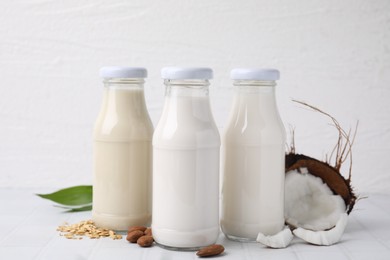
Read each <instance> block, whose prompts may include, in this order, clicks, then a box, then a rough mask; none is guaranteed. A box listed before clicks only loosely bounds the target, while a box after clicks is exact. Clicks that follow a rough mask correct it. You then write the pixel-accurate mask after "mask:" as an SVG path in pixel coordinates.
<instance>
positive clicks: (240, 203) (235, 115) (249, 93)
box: [221, 69, 285, 241]
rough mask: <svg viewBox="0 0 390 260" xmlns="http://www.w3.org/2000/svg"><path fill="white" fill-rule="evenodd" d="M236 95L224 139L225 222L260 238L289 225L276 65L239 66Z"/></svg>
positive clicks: (237, 232)
mask: <svg viewBox="0 0 390 260" xmlns="http://www.w3.org/2000/svg"><path fill="white" fill-rule="evenodd" d="M231 78H232V79H233V80H234V88H235V94H234V99H233V106H232V110H231V112H230V118H229V120H228V124H227V127H226V130H225V134H224V136H223V138H222V149H221V157H222V163H221V167H222V173H223V186H222V214H221V215H222V216H221V227H222V231H223V232H224V233H225V235H226V236H227V237H228V238H230V239H232V240H239V241H254V240H256V237H257V234H258V233H259V232H262V233H263V234H266V235H273V234H276V233H277V232H279V231H281V230H282V228H283V226H284V176H285V175H284V157H285V130H284V127H283V124H282V121H281V119H280V116H279V113H278V109H277V105H276V100H275V86H276V83H275V80H277V79H279V71H277V70H274V69H234V70H232V72H231Z"/></svg>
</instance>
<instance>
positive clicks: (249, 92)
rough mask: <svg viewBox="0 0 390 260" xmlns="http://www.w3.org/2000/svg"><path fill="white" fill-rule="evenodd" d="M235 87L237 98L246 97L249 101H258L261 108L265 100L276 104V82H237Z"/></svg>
mask: <svg viewBox="0 0 390 260" xmlns="http://www.w3.org/2000/svg"><path fill="white" fill-rule="evenodd" d="M233 85H234V89H235V94H236V97H237V96H245V97H246V98H248V99H253V100H257V101H258V102H259V105H260V106H261V105H262V103H263V102H261V101H264V99H266V100H268V101H269V102H270V101H272V102H275V86H276V82H275V81H260V80H235V81H234V82H233ZM259 99H260V100H259Z"/></svg>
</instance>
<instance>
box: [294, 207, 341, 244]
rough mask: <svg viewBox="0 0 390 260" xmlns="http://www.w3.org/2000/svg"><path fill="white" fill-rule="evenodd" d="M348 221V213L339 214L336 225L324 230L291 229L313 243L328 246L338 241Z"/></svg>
mask: <svg viewBox="0 0 390 260" xmlns="http://www.w3.org/2000/svg"><path fill="white" fill-rule="evenodd" d="M347 222H348V214H347V213H344V214H342V215H341V216H340V219H339V220H338V221H337V223H336V226H335V227H333V228H332V229H329V230H326V231H312V230H307V229H304V228H297V229H295V230H293V233H294V235H296V236H297V237H299V238H301V239H303V240H305V241H306V242H309V243H311V244H314V245H320V246H330V245H333V244H335V243H337V242H339V241H340V239H341V236H342V235H343V233H344V230H345V227H346V226H347Z"/></svg>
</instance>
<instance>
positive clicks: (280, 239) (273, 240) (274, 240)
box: [256, 227, 294, 248]
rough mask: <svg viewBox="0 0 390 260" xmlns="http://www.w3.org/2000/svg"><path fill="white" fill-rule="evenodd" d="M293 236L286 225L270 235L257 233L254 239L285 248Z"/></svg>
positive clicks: (269, 245)
mask: <svg viewBox="0 0 390 260" xmlns="http://www.w3.org/2000/svg"><path fill="white" fill-rule="evenodd" d="M293 238H294V236H293V234H292V232H291V230H290V228H288V227H286V228H285V229H283V230H282V231H280V232H279V233H277V234H275V235H272V236H266V235H264V234H263V233H259V234H258V235H257V239H256V241H257V242H260V243H262V244H263V245H266V246H268V247H272V248H285V247H287V246H288V245H289V244H290V243H291V241H292V240H293Z"/></svg>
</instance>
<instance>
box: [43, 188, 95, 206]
mask: <svg viewBox="0 0 390 260" xmlns="http://www.w3.org/2000/svg"><path fill="white" fill-rule="evenodd" d="M37 195H38V196H39V197H41V198H44V199H48V200H51V201H54V202H56V203H59V204H62V205H68V206H80V205H85V204H90V203H92V186H91V185H83V186H74V187H69V188H66V189H62V190H58V191H56V192H53V193H50V194H37Z"/></svg>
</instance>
